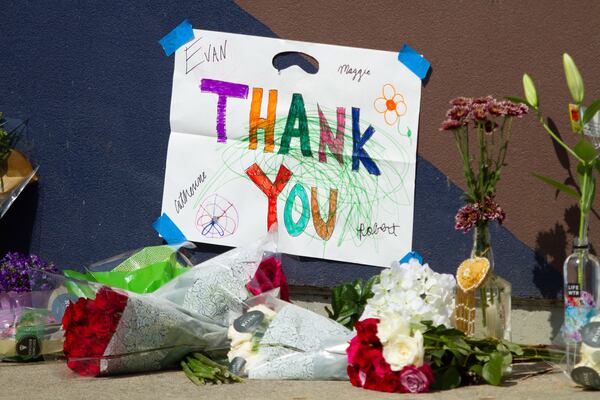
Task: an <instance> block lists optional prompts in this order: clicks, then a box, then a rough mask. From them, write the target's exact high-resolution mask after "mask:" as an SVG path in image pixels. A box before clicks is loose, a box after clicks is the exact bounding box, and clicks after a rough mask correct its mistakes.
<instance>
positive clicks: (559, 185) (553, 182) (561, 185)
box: [533, 173, 579, 199]
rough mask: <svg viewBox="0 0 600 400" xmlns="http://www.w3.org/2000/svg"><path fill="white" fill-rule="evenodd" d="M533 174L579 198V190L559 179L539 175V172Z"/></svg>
mask: <svg viewBox="0 0 600 400" xmlns="http://www.w3.org/2000/svg"><path fill="white" fill-rule="evenodd" d="M533 176H535V177H536V178H538V179H539V180H540V181H542V182H544V183H545V184H547V185H550V186H552V187H553V188H555V189H557V190H559V191H561V192H563V193H565V194H568V195H569V196H573V197H575V198H576V199H579V193H577V191H576V190H575V189H573V188H572V187H570V186H567V185H565V184H564V183H562V182H559V181H555V180H554V179H551V178H548V177H545V176H542V175H538V174H535V173H534V174H533Z"/></svg>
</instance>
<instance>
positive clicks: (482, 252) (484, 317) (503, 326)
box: [471, 223, 512, 341]
mask: <svg viewBox="0 0 600 400" xmlns="http://www.w3.org/2000/svg"><path fill="white" fill-rule="evenodd" d="M471 257H485V258H487V259H488V260H489V262H490V272H489V273H488V277H487V278H486V279H485V281H484V282H483V283H482V284H481V286H480V287H479V288H478V289H477V290H476V296H477V300H478V303H479V305H480V309H481V322H482V327H483V331H482V332H480V333H478V332H475V335H476V336H485V337H492V338H496V339H504V340H509V341H510V340H512V327H511V309H512V302H511V297H512V285H511V284H510V282H508V281H506V280H505V279H503V278H501V277H499V276H498V275H496V274H495V273H494V253H493V251H492V245H491V238H490V232H489V228H488V225H487V223H486V224H482V225H479V226H476V227H475V233H474V236H473V250H472V251H471Z"/></svg>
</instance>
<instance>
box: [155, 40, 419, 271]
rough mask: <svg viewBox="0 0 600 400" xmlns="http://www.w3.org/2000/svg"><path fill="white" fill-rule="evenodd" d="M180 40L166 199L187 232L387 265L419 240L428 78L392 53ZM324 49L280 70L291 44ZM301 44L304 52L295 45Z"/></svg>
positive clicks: (208, 239) (210, 239)
mask: <svg viewBox="0 0 600 400" xmlns="http://www.w3.org/2000/svg"><path fill="white" fill-rule="evenodd" d="M194 37H195V38H194V40H192V41H191V42H189V43H187V44H186V45H184V46H182V47H181V48H179V49H178V50H177V51H176V53H175V72H174V76H173V97H172V100H171V136H170V139H169V150H168V154H167V166H166V177H165V185H164V194H163V205H162V211H163V212H164V213H166V214H167V215H168V216H169V217H170V218H171V219H172V220H173V222H174V223H175V224H176V225H177V227H178V228H179V229H180V230H181V231H182V232H183V234H184V235H185V237H187V238H188V239H189V240H193V241H197V242H205V243H212V244H220V245H228V246H240V245H245V244H247V243H250V242H251V241H253V240H255V239H256V238H257V237H259V236H261V235H264V234H265V233H266V232H267V230H268V229H269V228H270V227H272V226H274V225H276V226H277V227H278V231H279V246H280V250H281V251H282V252H286V253H291V254H297V255H303V256H312V257H321V258H326V259H334V260H342V261H350V262H356V263H363V264H370V265H379V266H387V265H389V263H390V261H392V260H394V259H397V258H398V257H400V256H401V255H403V254H406V253H407V252H408V251H410V250H411V244H412V243H411V242H412V230H413V207H414V203H413V200H414V184H415V164H416V149H417V131H418V121H419V105H420V104H419V103H420V98H421V81H420V79H419V78H418V77H417V76H416V75H415V74H414V73H413V72H412V71H411V70H410V69H408V68H407V67H406V66H405V65H404V64H402V63H400V62H399V61H398V55H397V54H396V53H392V52H385V51H376V50H366V49H357V48H349V47H339V46H330V45H323V44H312V43H303V42H294V41H287V40H281V39H270V38H263V37H253V36H246V35H237V34H230V33H222V32H212V31H204V30H195V31H194ZM290 52H292V53H294V52H300V53H304V54H306V55H308V56H310V57H313V58H314V59H315V60H316V61H317V62H318V71H317V72H316V73H314V71H311V72H313V73H308V72H306V71H305V70H303V69H302V68H300V67H299V66H298V65H292V66H290V67H289V68H286V69H283V70H281V71H279V70H277V69H276V68H275V67H274V66H273V65H274V59H275V58H276V57H279V56H278V55H279V54H281V53H284V54H289V53H290ZM298 57H300V56H298Z"/></svg>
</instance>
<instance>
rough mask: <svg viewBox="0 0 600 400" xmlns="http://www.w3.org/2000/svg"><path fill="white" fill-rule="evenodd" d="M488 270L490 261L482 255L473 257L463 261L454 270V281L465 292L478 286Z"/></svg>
mask: <svg viewBox="0 0 600 400" xmlns="http://www.w3.org/2000/svg"><path fill="white" fill-rule="evenodd" d="M489 271H490V261H489V260H488V259H487V258H484V257H473V258H469V259H466V260H465V261H463V262H462V263H461V264H460V266H459V267H458V270H457V271H456V282H457V283H458V286H459V287H460V288H461V289H462V290H463V291H465V292H468V291H470V290H473V289H475V288H478V287H479V285H481V284H482V283H483V281H484V280H485V278H486V277H487V275H488V272H489Z"/></svg>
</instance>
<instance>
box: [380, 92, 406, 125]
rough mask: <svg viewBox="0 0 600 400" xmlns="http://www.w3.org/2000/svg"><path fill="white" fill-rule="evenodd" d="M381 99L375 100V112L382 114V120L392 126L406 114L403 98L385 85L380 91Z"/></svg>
mask: <svg viewBox="0 0 600 400" xmlns="http://www.w3.org/2000/svg"><path fill="white" fill-rule="evenodd" d="M381 92H382V93H381V94H382V95H383V96H382V97H378V98H376V99H375V103H374V106H375V110H376V111H377V112H380V113H382V114H383V119H384V120H385V123H386V124H388V125H394V124H395V123H396V121H398V118H399V117H401V116H403V115H404V114H406V102H405V101H404V96H402V95H401V94H400V93H397V92H396V89H395V88H394V86H392V85H390V84H389V83H386V84H385V85H383V89H382V91H381Z"/></svg>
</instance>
